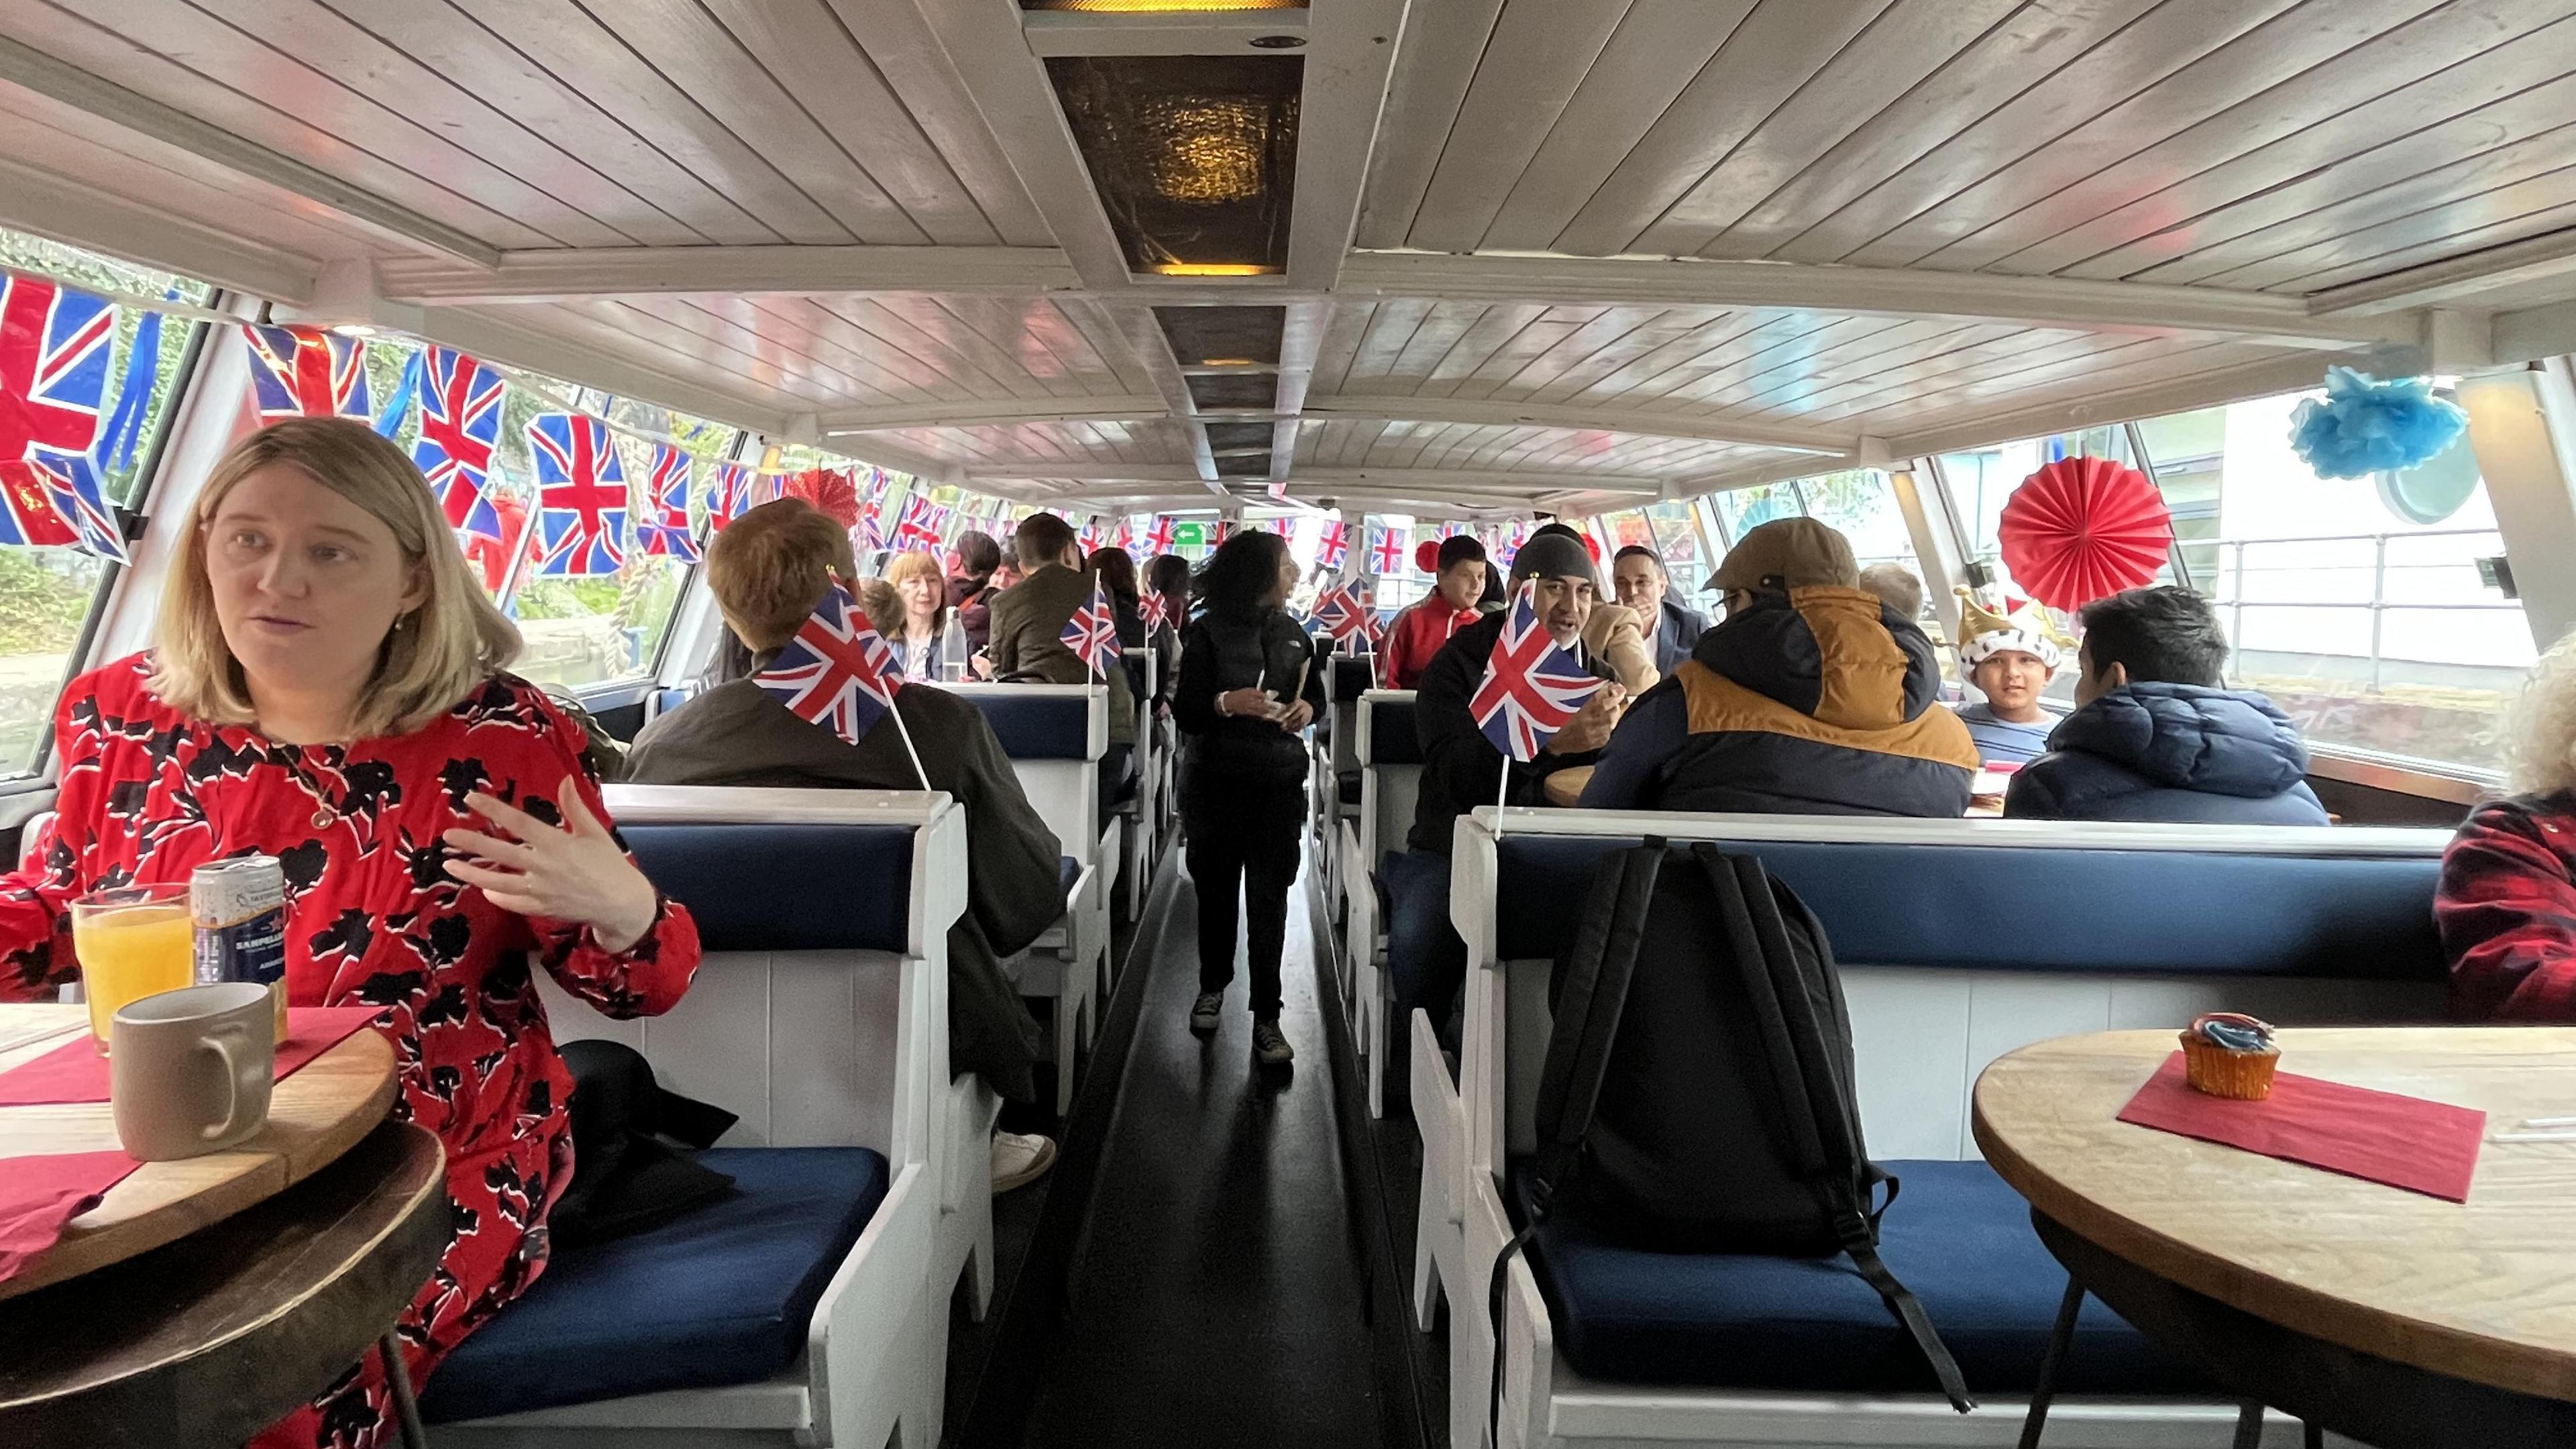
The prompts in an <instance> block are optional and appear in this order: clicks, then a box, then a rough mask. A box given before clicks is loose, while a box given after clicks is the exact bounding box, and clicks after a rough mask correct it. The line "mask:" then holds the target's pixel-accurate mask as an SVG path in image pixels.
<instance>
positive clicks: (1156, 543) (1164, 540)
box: [1145, 513, 1174, 555]
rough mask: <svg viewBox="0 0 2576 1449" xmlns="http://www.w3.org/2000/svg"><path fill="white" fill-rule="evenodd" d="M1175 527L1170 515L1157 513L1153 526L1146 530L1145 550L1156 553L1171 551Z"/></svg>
mask: <svg viewBox="0 0 2576 1449" xmlns="http://www.w3.org/2000/svg"><path fill="white" fill-rule="evenodd" d="M1173 527H1174V525H1173V523H1172V520H1171V517H1170V516H1169V515H1167V514H1161V513H1157V514H1155V515H1154V523H1153V526H1152V527H1150V528H1148V529H1147V530H1146V531H1145V552H1147V553H1148V554H1155V555H1160V554H1167V553H1170V552H1171V551H1172V529H1173Z"/></svg>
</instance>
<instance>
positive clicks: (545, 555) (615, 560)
mask: <svg viewBox="0 0 2576 1449" xmlns="http://www.w3.org/2000/svg"><path fill="white" fill-rule="evenodd" d="M528 455H529V456H530V457H532V458H534V459H535V460H536V464H537V501H538V506H539V508H540V509H541V510H542V512H541V515H540V519H541V521H540V524H539V531H540V532H541V534H542V535H543V537H544V546H543V551H542V552H540V553H539V554H538V555H537V572H538V573H540V574H549V575H588V574H613V573H615V572H617V571H618V569H619V568H621V567H623V566H624V564H625V562H626V468H625V466H624V465H623V464H621V463H619V462H618V461H617V448H616V446H615V444H614V442H613V441H612V440H611V439H610V437H609V435H608V425H607V424H606V423H603V422H601V421H600V420H599V419H597V418H593V417H584V416H582V415H581V414H578V413H540V414H538V415H537V416H536V417H535V418H533V419H531V420H530V421H529V423H528Z"/></svg>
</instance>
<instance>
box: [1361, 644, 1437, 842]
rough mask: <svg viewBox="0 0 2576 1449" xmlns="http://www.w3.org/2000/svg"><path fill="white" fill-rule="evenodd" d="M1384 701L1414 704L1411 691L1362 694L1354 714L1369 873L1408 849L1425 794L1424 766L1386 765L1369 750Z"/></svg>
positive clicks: (1396, 690)
mask: <svg viewBox="0 0 2576 1449" xmlns="http://www.w3.org/2000/svg"><path fill="white" fill-rule="evenodd" d="M1380 700H1397V701H1401V702H1403V703H1405V704H1407V705H1410V704H1411V703H1412V702H1413V691H1412V690H1409V689H1372V690H1369V691H1368V692H1366V693H1365V694H1362V695H1361V696H1360V699H1359V708H1358V710H1357V711H1355V712H1354V713H1353V715H1352V728H1351V735H1352V748H1353V750H1354V751H1355V752H1356V754H1357V757H1358V759H1359V769H1360V859H1361V860H1362V862H1363V863H1364V865H1365V868H1367V869H1369V870H1375V869H1377V863H1378V861H1379V860H1380V859H1381V858H1383V857H1384V856H1385V855H1386V853H1387V852H1389V851H1396V850H1402V849H1404V848H1405V847H1404V838H1405V836H1406V835H1407V834H1409V833H1411V831H1412V829H1413V807H1414V805H1415V803H1416V802H1417V801H1418V800H1419V799H1420V798H1421V794H1422V767H1421V766H1420V765H1394V764H1388V765H1382V764H1379V763H1377V761H1376V760H1375V759H1374V758H1373V757H1372V755H1373V752H1372V751H1371V750H1370V748H1369V741H1370V739H1371V738H1372V728H1373V726H1374V725H1375V723H1376V718H1375V716H1376V708H1377V704H1378V702H1379V701H1380Z"/></svg>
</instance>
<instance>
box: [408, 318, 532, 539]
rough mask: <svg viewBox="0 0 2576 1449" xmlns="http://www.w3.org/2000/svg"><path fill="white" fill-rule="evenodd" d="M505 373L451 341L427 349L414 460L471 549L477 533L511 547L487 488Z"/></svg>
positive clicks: (449, 523) (451, 524)
mask: <svg viewBox="0 0 2576 1449" xmlns="http://www.w3.org/2000/svg"><path fill="white" fill-rule="evenodd" d="M501 393H502V383H501V374H499V373H497V372H494V371H493V370H492V369H491V368H488V367H485V366H484V365H483V364H482V363H479V362H477V361H475V360H474V359H473V358H471V357H468V356H466V355H465V354H464V353H462V352H456V351H453V350H451V349H448V348H445V347H431V348H428V349H425V350H424V351H423V352H422V354H421V389H420V437H419V439H418V440H417V441H415V442H413V444H412V445H411V460H412V462H413V463H414V464H415V465H417V466H418V467H419V469H420V472H421V476H422V477H424V478H427V479H428V480H429V491H430V492H432V493H434V494H437V495H438V505H439V507H440V508H442V509H444V510H446V513H447V526H448V527H449V528H452V529H454V530H455V531H456V537H457V541H458V542H459V543H460V544H462V545H464V546H465V548H466V550H467V551H468V552H469V553H471V552H472V549H473V545H474V541H475V540H476V539H489V540H491V541H492V543H493V545H494V546H496V547H505V546H506V545H507V543H508V540H506V539H504V538H503V537H502V536H501V532H502V530H501V515H500V512H499V511H498V510H497V509H495V508H494V507H493V506H492V500H491V498H490V497H488V496H487V495H486V493H485V489H486V487H487V485H488V484H489V483H490V481H491V476H492V449H493V448H494V447H495V446H496V445H498V444H499V442H500V441H501Z"/></svg>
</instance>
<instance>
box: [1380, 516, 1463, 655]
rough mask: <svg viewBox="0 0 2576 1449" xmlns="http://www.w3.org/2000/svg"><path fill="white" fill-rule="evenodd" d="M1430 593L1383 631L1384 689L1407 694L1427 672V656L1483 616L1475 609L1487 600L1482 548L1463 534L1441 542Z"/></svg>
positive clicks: (1436, 651)
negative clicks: (1406, 691) (1423, 672)
mask: <svg viewBox="0 0 2576 1449" xmlns="http://www.w3.org/2000/svg"><path fill="white" fill-rule="evenodd" d="M1435 562H1436V564H1437V567H1436V568H1434V569H1433V571H1432V572H1433V573H1434V575H1436V577H1435V579H1434V582H1433V583H1432V585H1431V592H1430V593H1428V594H1425V595H1423V596H1422V601H1421V602H1420V603H1417V604H1415V605H1414V606H1413V607H1411V608H1409V609H1407V610H1405V611H1404V612H1403V613H1401V614H1398V615H1396V616H1395V626H1394V627H1393V628H1391V629H1388V630H1387V631H1386V687H1387V688H1389V689H1411V688H1413V687H1414V685H1416V684H1417V683H1419V682H1421V679H1422V671H1423V670H1425V669H1428V668H1430V667H1431V656H1432V655H1434V654H1437V653H1439V652H1440V646H1441V645H1443V644H1446V643H1448V642H1449V636H1450V635H1452V634H1455V633H1457V632H1458V631H1459V630H1461V629H1464V628H1466V627H1467V626H1468V625H1470V624H1473V623H1475V622H1476V620H1477V619H1479V618H1481V617H1483V615H1482V614H1481V613H1480V611H1479V610H1478V609H1477V607H1476V603H1477V601H1478V600H1479V599H1482V598H1483V597H1484V595H1485V546H1484V545H1483V544H1481V543H1478V542H1477V541H1476V540H1475V539H1473V538H1471V537H1469V536H1468V535H1466V534H1463V533H1461V534H1457V535H1455V536H1453V537H1449V538H1444V539H1442V540H1441V541H1440V552H1439V556H1438V558H1437V559H1436V560H1435Z"/></svg>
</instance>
